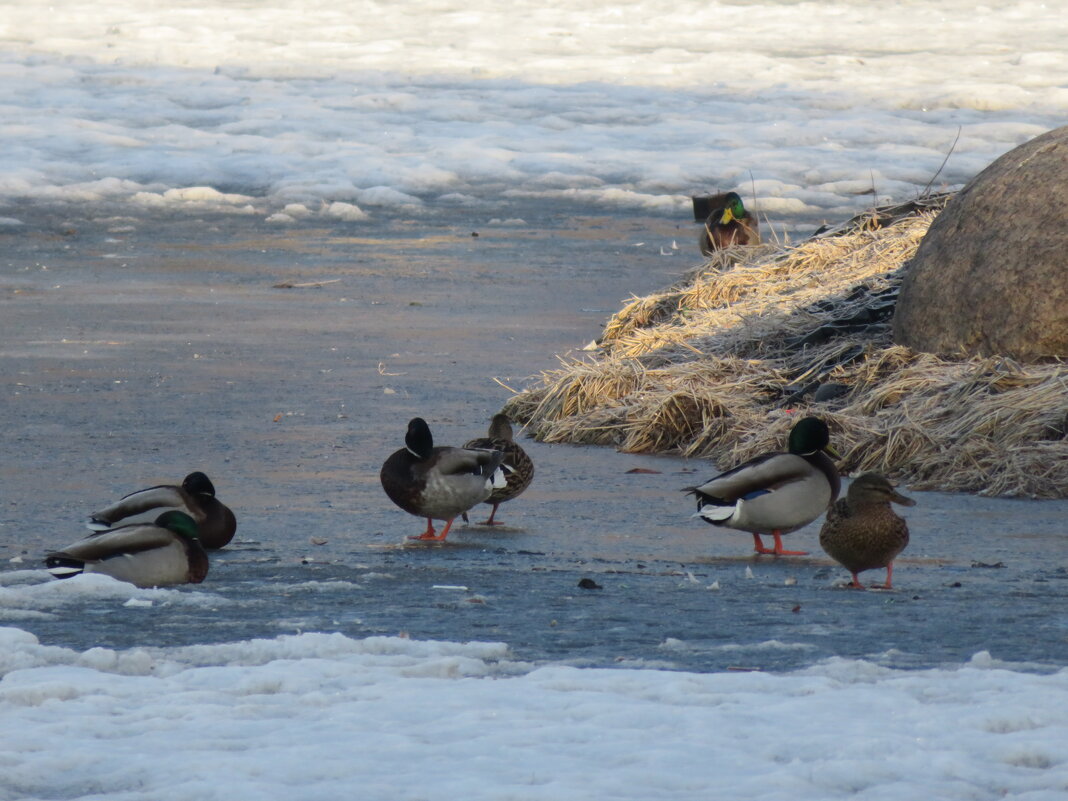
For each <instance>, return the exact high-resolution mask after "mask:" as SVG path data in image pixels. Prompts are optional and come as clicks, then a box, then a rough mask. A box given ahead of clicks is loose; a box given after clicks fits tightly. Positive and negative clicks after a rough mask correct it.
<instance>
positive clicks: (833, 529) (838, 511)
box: [820, 473, 916, 590]
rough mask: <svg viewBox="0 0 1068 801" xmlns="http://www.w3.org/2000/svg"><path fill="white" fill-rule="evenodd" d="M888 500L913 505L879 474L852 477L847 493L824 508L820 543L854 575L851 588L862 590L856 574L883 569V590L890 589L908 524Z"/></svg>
mask: <svg viewBox="0 0 1068 801" xmlns="http://www.w3.org/2000/svg"><path fill="white" fill-rule="evenodd" d="M891 503H897V504H900V505H901V506H915V505H916V501H914V500H912V498H907V497H905V496H904V495H902V494H901V493H899V492H898V491H897V490H896V489H894V486H893V484H891V483H890V482H889V481H888V480H887V479H886V477H885V476H883V475H881V474H879V473H863V474H862V475H859V476H857V477H856V478H855V479H853V482H852V483H851V484H850V485H849V490H848V491H847V492H846V496H845V497H844V498H842V499H841V500H840V501H838V502H837V503H836V504H834V505H833V506H832V507H831V508H830V509H829V510H828V511H827V519H826V520H825V521H824V523H823V528H822V529H820V546H821V547H822V548H823V550H824V551H826V552H827V555H828V556H830V557H831V558H832V559H834V560H835V561H836V562H838V563H839V564H840V565H842V567H844V568H845V569H846V570H848V571H849V572H850V573H851V574H852V575H853V581H852V582H851V583H850V584H849V586H850V587H856V588H857V589H864V585H863V584H861V583H860V579H859V578H857V574H858V573H862V572H863V571H865V570H875V569H876V568H880V567H885V568H886V583H885V584H884V585H883V588H884V589H887V590H892V589H893V588H894V587H893V578H894V559H896V558H897V556H898V554H900V553H901V552H902V551H903V550H905V546H907V545H908V544H909V527H908V523H906V522H905V521H904V519H903V518H901V517H899V516H898V514H897V513H896V512H895V511H894V509H893V507H892V506H890V504H891Z"/></svg>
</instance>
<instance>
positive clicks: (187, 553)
mask: <svg viewBox="0 0 1068 801" xmlns="http://www.w3.org/2000/svg"><path fill="white" fill-rule="evenodd" d="M197 537H198V531H197V524H196V521H195V520H193V518H192V517H190V516H189V515H187V514H186V513H185V512H180V511H178V510H177V509H171V510H170V511H167V512H164V513H163V514H161V515H160V516H159V517H157V518H156V519H155V521H154V522H151V523H129V524H127V525H125V526H119V527H118V528H112V529H108V530H106V531H102V532H99V533H96V534H90V535H89V536H88V537H85V538H84V539H81V540H78V541H77V542H75V543H74V544H72V545H68V546H67V547H66V548H64V549H63V550H61V551H53V552H52V553H50V554H48V555H47V556H46V557H45V560H44V561H45V567H47V568H48V572H49V573H51V574H52V575H53V576H55V577H56V578H60V579H65V578H70V577H71V576H76V575H78V574H80V573H103V574H104V575H107V576H111V577H112V578H115V579H118V580H119V581H127V582H129V583H130V584H133V585H135V586H138V587H163V586H167V585H172V584H199V583H200V582H202V581H203V580H204V577H205V576H207V575H208V554H207V552H206V551H205V550H204V548H203V547H201V545H200V542H199V541H198V539H197Z"/></svg>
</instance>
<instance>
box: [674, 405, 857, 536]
mask: <svg viewBox="0 0 1068 801" xmlns="http://www.w3.org/2000/svg"><path fill="white" fill-rule="evenodd" d="M787 447H788V452H787V453H765V454H762V455H760V456H757V457H756V458H755V459H750V460H749V461H748V462H746V463H745V464H740V465H738V466H737V467H735V468H734V469H733V470H728V471H727V472H726V473H722V474H720V475H718V476H716V477H715V478H713V479H712V480H711V481H706V482H705V483H704V484H702V485H700V486H699V487H687V488H686V491H687V492H691V493H693V494H694V495H696V496H697V514H696V515H694V516H695V517H700V518H702V519H703V520H705V521H706V522H708V523H711V524H712V525H714V526H725V527H727V528H733V529H738V530H740V531H748V532H750V533H751V534H752V535H753V543H754V545H755V547H756V552H757V553H773V554H775V555H776V556H794V555H796V556H803V555H805V554H806V553H807V552H806V551H784V550H783V549H782V539H781V535H782V534H789V533H790V532H791V531H796V530H797V529H799V528H801V527H802V526H805V525H808V524H809V523H811V522H812V521H813V520H815V519H816V518H817V517H819V516H820V515H821V514H822V513H823V512H825V511H826V510H827V507H828V505H830V504H832V503H834V501H835V499H836V498H837V497H838V492H839V490H840V488H841V480H840V479H839V477H838V470H837V469H836V468H835V466H834V462H832V461H831V460H830V458H828V456H827V454H828V453H829V454H831V455H832V456H836V457H837V455H838V454H837V453H835V451H834V449H833V448H831V446H830V432H829V431H828V429H827V424H826V423H824V422H823V421H822V420H820V419H819V418H817V417H805V418H803V419H801V420H798V421H797V423H795V424H794V427H793V429H791V431H790V439H789V444H788V446H787ZM768 533H770V534H771V535H772V537H774V538H775V547H774V548H772V549H768V548H766V547H765V546H764V543H763V541H762V540H761V539H760V535H761V534H768Z"/></svg>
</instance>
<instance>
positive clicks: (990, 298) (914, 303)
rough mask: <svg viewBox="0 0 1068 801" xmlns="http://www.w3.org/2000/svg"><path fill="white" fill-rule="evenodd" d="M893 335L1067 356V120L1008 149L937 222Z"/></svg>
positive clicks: (950, 348) (969, 351)
mask: <svg viewBox="0 0 1068 801" xmlns="http://www.w3.org/2000/svg"><path fill="white" fill-rule="evenodd" d="M893 329H894V340H895V341H896V342H897V343H899V344H901V345H906V346H908V347H910V348H912V349H914V350H921V351H927V352H930V353H939V354H945V355H951V356H957V355H968V356H989V355H996V354H997V355H1005V356H1012V357H1014V358H1016V359H1018V360H1021V361H1029V362H1033V361H1042V360H1044V359H1049V358H1052V357H1057V356H1068V126H1066V127H1063V128H1058V129H1056V130H1054V131H1050V132H1049V133H1045V134H1043V135H1042V136H1039V137H1036V138H1035V139H1032V140H1031V141H1030V142H1028V143H1026V144H1024V145H1020V146H1019V147H1018V148H1016V149H1015V150H1010V151H1009V152H1008V153H1006V154H1005V155H1003V156H1001V158H999V159H998V160H997V161H995V162H994V163H993V164H991V165H990V166H989V167H987V168H986V169H985V170H983V171H982V172H981V173H979V175H977V176H976V177H975V178H974V179H973V180H972V181H971V182H970V183H969V184H968V185H967V186H965V187H964V189H962V190H961V191H960V192H959V193H958V194H957V196H956V197H954V198H953V199H952V200H950V201H949V203H948V204H947V205H946V207H945V209H944V210H943V211H942V213H941V214H940V215H939V216H938V218H937V219H936V220H935V221H934V223H932V225H931V228H930V230H929V231H928V232H927V235H926V236H925V237H924V239H923V241H922V242H921V243H920V247H919V249H918V250H917V251H916V255H915V256H914V257H913V259H912V261H911V262H910V263H909V264H908V265H907V267H906V273H905V276H904V279H903V281H902V284H901V292H900V295H899V297H898V302H897V309H896V310H895V313H894V323H893Z"/></svg>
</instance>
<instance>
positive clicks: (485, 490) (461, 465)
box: [379, 417, 506, 542]
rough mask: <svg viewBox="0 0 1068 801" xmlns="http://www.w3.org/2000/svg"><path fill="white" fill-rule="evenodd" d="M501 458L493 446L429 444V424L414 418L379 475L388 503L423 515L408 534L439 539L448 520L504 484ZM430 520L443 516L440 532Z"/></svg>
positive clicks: (481, 500)
mask: <svg viewBox="0 0 1068 801" xmlns="http://www.w3.org/2000/svg"><path fill="white" fill-rule="evenodd" d="M503 460H504V454H503V453H501V452H500V451H497V450H484V449H476V448H454V447H448V446H442V447H434V437H433V435H432V434H431V433H430V426H428V425H427V423H426V420H424V419H423V418H421V417H415V418H413V419H412V420H411V421H409V423H408V431H407V433H406V434H405V435H404V447H403V448H401V449H400V450H398V451H395V452H394V453H393V454H391V455H390V457H389V458H388V459H386V461H385V463H384V464H383V465H382V470H381V472H380V473H379V479H380V480H381V482H382V489H384V490H385V491H386V495H387V496H389V499H390V500H391V501H393V503H395V504H397V506H399V507H400V508H401V509H403V510H404V511H406V512H408V513H409V514H413V515H416V516H418V517H425V518H426V531H424V532H423V533H422V534H421V535H419V536H418V537H412V538H411V539H415V540H435V541H438V542H443V541H444V540H445V538H446V537H447V536H448V535H449V529H450V528H452V521H453V520H455V519H456V518H457V517H459V516H460V515H461V514H463V513H464V512H466V511H467V510H468V509H470V508H471V507H472V506H476V505H478V504H480V503H482V502H483V501H484V500H486V499H487V498H488V497H489V496H490V493H491V492H493V490H494V489H495V488H498V487H504V486H505V483H506V482H505V478H504V473H503V471H502V470H501V462H502V461H503ZM435 520H444V521H445V527H444V528H443V529H442V530H441V533H440V534H438V533H436V532H435V530H434V521H435Z"/></svg>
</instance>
